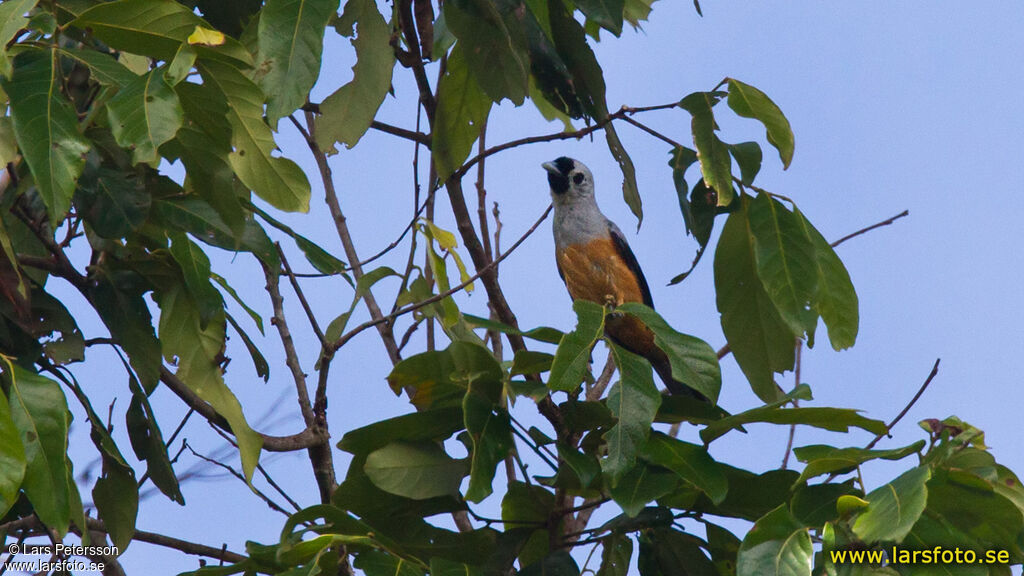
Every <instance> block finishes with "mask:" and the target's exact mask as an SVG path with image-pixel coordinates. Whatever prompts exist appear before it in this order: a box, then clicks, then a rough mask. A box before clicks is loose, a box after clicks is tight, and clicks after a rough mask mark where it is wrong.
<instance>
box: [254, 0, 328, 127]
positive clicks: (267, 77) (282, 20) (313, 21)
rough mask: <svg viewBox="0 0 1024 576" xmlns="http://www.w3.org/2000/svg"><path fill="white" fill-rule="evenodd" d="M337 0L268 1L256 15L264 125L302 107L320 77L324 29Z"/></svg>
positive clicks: (258, 76)
mask: <svg viewBox="0 0 1024 576" xmlns="http://www.w3.org/2000/svg"><path fill="white" fill-rule="evenodd" d="M337 11H338V0H268V1H267V2H266V3H265V4H264V6H263V10H262V11H261V12H260V19H259V25H258V35H259V36H258V38H259V40H258V45H259V55H258V57H257V60H258V64H257V68H258V69H259V72H258V73H257V78H258V82H259V85H260V88H262V89H263V92H264V93H265V94H266V95H267V122H269V123H270V125H271V126H276V125H277V121H278V120H279V119H281V118H283V117H284V116H287V115H288V114H291V113H292V112H293V111H295V110H296V109H297V108H298V107H299V106H302V105H303V104H304V103H305V102H306V99H307V97H308V95H309V91H310V89H311V88H313V83H314V82H316V78H317V76H318V75H319V74H320V55H321V52H322V51H323V44H324V27H326V26H327V22H328V20H330V18H331V17H332V16H334V15H335V14H336V13H337Z"/></svg>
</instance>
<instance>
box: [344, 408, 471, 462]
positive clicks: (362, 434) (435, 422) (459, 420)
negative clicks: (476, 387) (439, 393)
mask: <svg viewBox="0 0 1024 576" xmlns="http://www.w3.org/2000/svg"><path fill="white" fill-rule="evenodd" d="M464 428H465V424H464V423H463V416H462V407H461V406H447V407H444V408H437V409H434V410H424V411H422V412H413V413H412V414H405V415H402V416H396V417H394V418H388V419H386V420H380V421H378V422H374V423H373V424H369V425H367V426H363V427H362V428H357V429H355V430H351V431H349V432H346V433H345V436H343V437H342V439H341V442H338V448H340V449H342V450H344V451H346V452H349V453H352V454H369V453H370V452H373V451H374V450H378V449H380V448H383V447H384V446H387V445H388V444H391V443H392V442H397V441H399V440H405V441H408V442H419V441H433V442H440V441H443V440H446V439H448V438H449V437H451V435H452V434H455V433H456V432H458V431H459V430H462V429H464Z"/></svg>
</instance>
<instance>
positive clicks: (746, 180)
mask: <svg viewBox="0 0 1024 576" xmlns="http://www.w3.org/2000/svg"><path fill="white" fill-rule="evenodd" d="M728 146H729V152H730V153H731V154H732V157H733V159H735V160H736V164H739V167H740V182H742V183H743V184H745V185H747V186H750V185H751V184H753V183H754V178H755V177H756V176H757V173H758V172H760V171H761V146H760V145H759V144H758V143H757V142H740V143H739V144H728Z"/></svg>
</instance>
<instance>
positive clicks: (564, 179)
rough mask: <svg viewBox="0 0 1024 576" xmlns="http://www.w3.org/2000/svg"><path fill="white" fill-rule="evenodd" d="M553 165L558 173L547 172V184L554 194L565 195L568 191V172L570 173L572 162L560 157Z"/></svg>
mask: <svg viewBox="0 0 1024 576" xmlns="http://www.w3.org/2000/svg"><path fill="white" fill-rule="evenodd" d="M553 164H554V165H555V167H556V168H558V173H557V174H556V173H554V172H548V184H549V185H550V186H551V189H552V190H554V192H555V194H565V191H566V190H568V189H569V172H571V171H572V160H570V159H569V158H566V157H565V156H562V157H561V158H558V159H556V160H555V161H554V162H553Z"/></svg>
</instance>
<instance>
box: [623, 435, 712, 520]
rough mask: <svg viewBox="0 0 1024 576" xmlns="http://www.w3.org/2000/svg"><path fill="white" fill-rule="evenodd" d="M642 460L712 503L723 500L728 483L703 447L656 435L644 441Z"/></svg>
mask: <svg viewBox="0 0 1024 576" xmlns="http://www.w3.org/2000/svg"><path fill="white" fill-rule="evenodd" d="M643 456H644V458H645V459H647V460H648V461H650V462H653V463H654V464H657V465H659V466H662V467H664V468H668V469H669V470H671V471H673V472H675V473H676V475H678V476H679V477H680V478H682V479H683V480H686V481H687V482H689V483H691V484H693V485H694V486H696V487H697V488H699V489H700V491H701V492H704V493H705V494H707V496H708V498H710V499H711V501H712V502H713V503H715V504H720V503H721V502H722V501H723V500H725V495H726V493H727V492H728V491H729V482H728V480H727V479H726V477H725V474H724V473H723V472H722V470H721V467H720V466H719V464H718V463H717V462H715V460H714V459H713V458H711V455H710V454H708V451H707V449H705V448H704V447H702V446H697V445H696V444H690V443H689V442H683V441H682V440H676V439H675V438H672V437H671V436H666V435H665V434H662V433H660V432H655V433H654V434H651V438H650V440H648V441H647V446H646V448H644V452H643Z"/></svg>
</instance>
